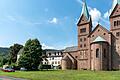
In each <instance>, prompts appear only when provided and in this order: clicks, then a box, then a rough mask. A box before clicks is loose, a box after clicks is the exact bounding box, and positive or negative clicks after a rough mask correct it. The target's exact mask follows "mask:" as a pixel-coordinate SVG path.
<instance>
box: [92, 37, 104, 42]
mask: <svg viewBox="0 0 120 80" xmlns="http://www.w3.org/2000/svg"><path fill="white" fill-rule="evenodd" d="M93 42H106V40H105V39H104V38H102V37H101V36H98V37H97V38H96V39H95V40H94V41H93Z"/></svg>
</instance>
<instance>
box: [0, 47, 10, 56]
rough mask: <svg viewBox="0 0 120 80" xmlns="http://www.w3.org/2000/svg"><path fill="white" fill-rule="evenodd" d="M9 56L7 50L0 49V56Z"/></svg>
mask: <svg viewBox="0 0 120 80" xmlns="http://www.w3.org/2000/svg"><path fill="white" fill-rule="evenodd" d="M6 54H9V48H2V47H0V55H6Z"/></svg>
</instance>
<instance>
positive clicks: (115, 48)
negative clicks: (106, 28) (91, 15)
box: [110, 0, 120, 69]
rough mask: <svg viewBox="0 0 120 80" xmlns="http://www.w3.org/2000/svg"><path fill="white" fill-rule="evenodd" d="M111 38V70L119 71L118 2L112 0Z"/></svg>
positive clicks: (119, 6) (119, 24) (119, 16)
mask: <svg viewBox="0 0 120 80" xmlns="http://www.w3.org/2000/svg"><path fill="white" fill-rule="evenodd" d="M110 31H111V33H112V34H113V37H112V68H113V69H120V0H113V6H112V11H111V14H110Z"/></svg>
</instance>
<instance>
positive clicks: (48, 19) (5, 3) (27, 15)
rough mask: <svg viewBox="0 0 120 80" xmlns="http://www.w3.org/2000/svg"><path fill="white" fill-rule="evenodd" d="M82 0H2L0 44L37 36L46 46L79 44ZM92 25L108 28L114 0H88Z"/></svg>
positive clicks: (23, 41) (0, 3)
mask: <svg viewBox="0 0 120 80" xmlns="http://www.w3.org/2000/svg"><path fill="white" fill-rule="evenodd" d="M81 2H82V1H81V0H0V28H1V29H0V46H1V47H9V46H11V45H13V44H14V43H19V44H23V45H24V43H25V42H26V41H27V40H28V39H29V38H32V39H34V38H38V39H39V40H40V42H41V44H42V45H43V46H44V48H56V49H63V48H65V47H67V46H73V45H74V46H76V45H77V26H76V22H77V20H78V18H79V17H80V15H81V9H82V4H81ZM86 2H87V5H88V7H89V11H90V14H92V18H93V25H94V26H95V25H96V24H97V23H98V21H99V22H100V23H101V24H102V25H103V26H105V27H106V28H107V29H109V19H108V15H109V9H110V8H111V7H112V0H86Z"/></svg>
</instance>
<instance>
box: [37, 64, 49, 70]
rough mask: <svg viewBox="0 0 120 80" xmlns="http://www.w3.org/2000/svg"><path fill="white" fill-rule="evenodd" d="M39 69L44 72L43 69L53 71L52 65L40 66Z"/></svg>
mask: <svg viewBox="0 0 120 80" xmlns="http://www.w3.org/2000/svg"><path fill="white" fill-rule="evenodd" d="M38 69H39V70H42V69H51V65H39V67H38Z"/></svg>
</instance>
